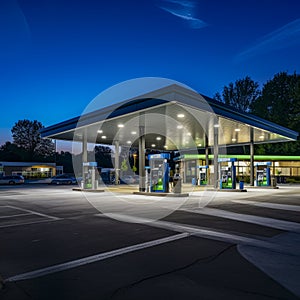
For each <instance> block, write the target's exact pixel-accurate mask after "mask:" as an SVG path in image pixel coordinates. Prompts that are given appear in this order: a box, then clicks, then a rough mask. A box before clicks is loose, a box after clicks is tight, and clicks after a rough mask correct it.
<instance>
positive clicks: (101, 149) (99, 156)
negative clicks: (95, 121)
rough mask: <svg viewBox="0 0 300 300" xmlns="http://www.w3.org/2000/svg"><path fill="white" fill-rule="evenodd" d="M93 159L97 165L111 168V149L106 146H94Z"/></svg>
mask: <svg viewBox="0 0 300 300" xmlns="http://www.w3.org/2000/svg"><path fill="white" fill-rule="evenodd" d="M94 151H95V160H96V161H97V163H98V166H99V167H103V168H112V167H113V163H112V159H111V154H112V150H111V148H110V147H107V146H95V148H94Z"/></svg>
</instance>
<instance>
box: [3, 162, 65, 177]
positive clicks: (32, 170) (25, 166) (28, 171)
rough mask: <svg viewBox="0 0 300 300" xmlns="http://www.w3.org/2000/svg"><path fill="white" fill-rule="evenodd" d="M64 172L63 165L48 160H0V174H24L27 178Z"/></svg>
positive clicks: (50, 175)
mask: <svg viewBox="0 0 300 300" xmlns="http://www.w3.org/2000/svg"><path fill="white" fill-rule="evenodd" d="M62 173H63V166H56V163H48V162H8V161H1V162H0V176H4V175H22V176H24V177H25V178H48V177H52V176H55V175H58V174H62Z"/></svg>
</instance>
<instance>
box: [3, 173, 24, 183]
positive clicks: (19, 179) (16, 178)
mask: <svg viewBox="0 0 300 300" xmlns="http://www.w3.org/2000/svg"><path fill="white" fill-rule="evenodd" d="M24 182H25V180H24V177H23V176H21V175H11V176H2V177H0V184H11V185H13V184H23V183H24Z"/></svg>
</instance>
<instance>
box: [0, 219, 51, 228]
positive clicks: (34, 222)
mask: <svg viewBox="0 0 300 300" xmlns="http://www.w3.org/2000/svg"><path fill="white" fill-rule="evenodd" d="M54 221H57V220H40V221H32V222H23V223H14V224H7V225H1V226H0V228H8V227H16V226H22V225H31V224H38V223H46V222H54Z"/></svg>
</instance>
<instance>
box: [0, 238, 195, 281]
mask: <svg viewBox="0 0 300 300" xmlns="http://www.w3.org/2000/svg"><path fill="white" fill-rule="evenodd" d="M188 236H190V234H189V233H186V232H185V233H180V234H176V235H172V236H169V237H165V238H161V239H157V240H153V241H150V242H145V243H141V244H137V245H133V246H128V247H124V248H121V249H117V250H112V251H109V252H104V253H100V254H96V255H92V256H88V257H84V258H80V259H76V260H73V261H69V262H66V263H62V264H58V265H54V266H50V267H47V268H43V269H39V270H35V271H32V272H27V273H23V274H19V275H15V276H12V277H9V278H7V279H6V280H4V282H12V281H19V280H26V279H33V278H37V277H41V276H45V275H49V274H53V273H57V272H61V271H65V270H69V269H72V268H76V267H79V266H83V265H86V264H90V263H94V262H97V261H101V260H105V259H108V258H111V257H115V256H118V255H122V254H125V253H130V252H134V251H138V250H142V249H145V248H150V247H154V246H158V245H161V244H165V243H169V242H172V241H176V240H180V239H183V238H186V237H188Z"/></svg>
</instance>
